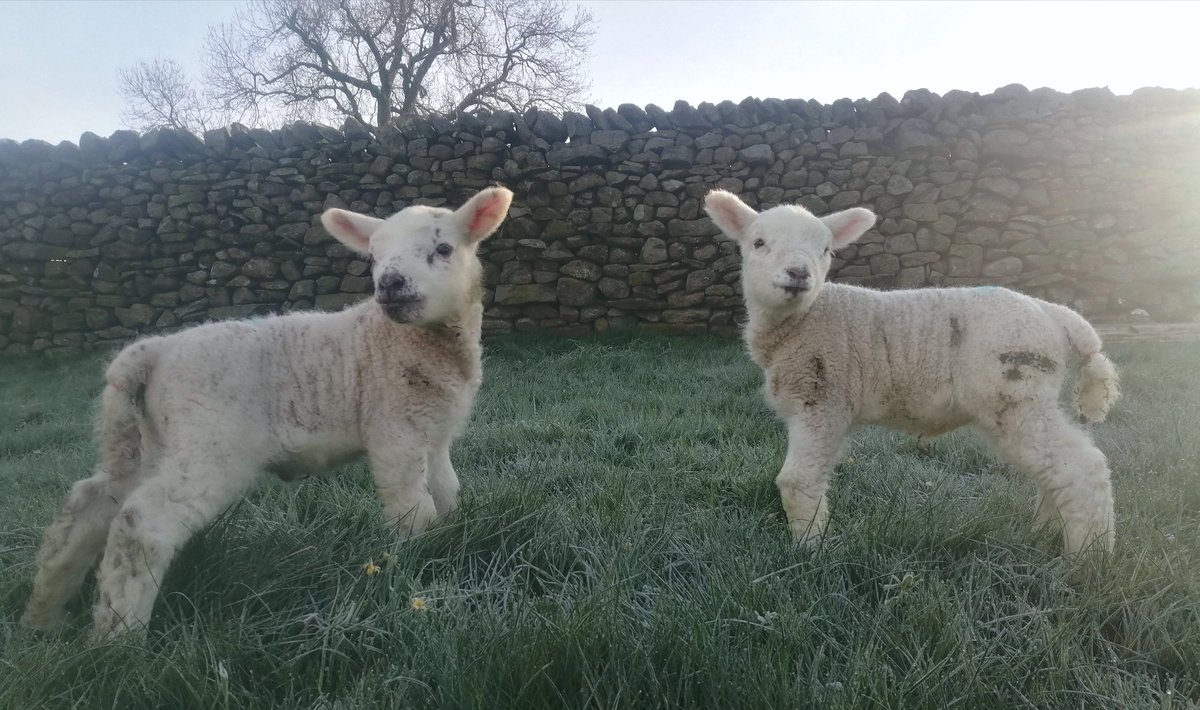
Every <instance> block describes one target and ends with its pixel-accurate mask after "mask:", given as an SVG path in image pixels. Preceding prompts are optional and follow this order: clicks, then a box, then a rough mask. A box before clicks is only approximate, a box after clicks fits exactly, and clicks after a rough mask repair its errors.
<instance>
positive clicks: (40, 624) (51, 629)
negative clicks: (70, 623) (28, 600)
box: [21, 610, 67, 636]
mask: <svg viewBox="0 0 1200 710" xmlns="http://www.w3.org/2000/svg"><path fill="white" fill-rule="evenodd" d="M66 623H67V615H66V614H65V613H58V614H46V613H40V612H34V611H29V610H26V612H25V613H24V614H22V615H21V626H24V627H25V628H27V629H29V630H30V631H36V632H37V633H39V634H43V635H45V636H57V635H58V634H60V633H62V630H63V628H64V627H65V626H66Z"/></svg>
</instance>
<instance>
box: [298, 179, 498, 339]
mask: <svg viewBox="0 0 1200 710" xmlns="http://www.w3.org/2000/svg"><path fill="white" fill-rule="evenodd" d="M511 203H512V192H510V191H508V190H507V189H505V188H503V187H491V188H488V189H486V190H483V191H481V192H479V193H478V194H477V195H475V196H474V197H472V198H471V199H470V200H468V201H467V203H466V204H465V205H463V206H462V207H460V208H458V209H457V210H453V211H452V210H448V209H444V208H441V207H426V206H423V205H414V206H412V207H406V208H404V209H402V210H400V211H399V212H397V213H396V214H394V215H392V216H391V217H388V218H387V219H378V218H375V217H368V216H367V215H361V214H356V213H354V212H347V211H346V210H340V209H336V208H335V209H328V210H326V211H325V213H324V214H322V215H321V223H322V224H324V225H325V229H326V230H327V231H328V232H329V233H330V234H332V235H333V236H334V237H336V238H337V239H338V241H340V242H342V243H343V244H345V245H346V246H348V247H350V248H351V249H353V250H354V251H356V252H358V253H360V254H363V255H367V256H370V257H371V258H372V259H373V261H374V266H373V267H372V270H371V278H372V279H373V280H374V282H375V301H376V302H377V303H378V304H379V306H380V307H381V308H382V309H383V312H384V313H385V314H387V316H388V318H391V319H392V320H394V321H396V322H397V323H413V324H428V323H441V322H445V321H448V320H452V319H454V318H456V317H458V316H459V315H460V314H462V313H463V311H464V310H465V309H466V308H467V307H468V306H470V305H471V304H473V303H476V302H478V301H479V299H480V296H481V293H482V291H481V289H482V285H481V283H480V281H481V278H482V268H481V267H480V264H479V259H478V258H477V257H476V255H475V250H476V248H477V247H478V246H479V243H480V242H482V241H483V240H484V239H486V238H487V237H489V236H490V235H491V234H492V232H495V231H496V228H497V227H499V226H500V223H501V222H502V221H504V216H505V214H507V213H508V206H509V204H511Z"/></svg>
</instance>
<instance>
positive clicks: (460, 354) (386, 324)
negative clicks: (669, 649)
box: [360, 303, 483, 380]
mask: <svg viewBox="0 0 1200 710" xmlns="http://www.w3.org/2000/svg"><path fill="white" fill-rule="evenodd" d="M360 317H362V318H365V319H367V321H368V322H366V323H363V324H362V326H361V332H362V333H364V334H366V335H367V337H369V338H371V339H373V340H375V341H376V344H377V346H380V347H383V348H385V349H392V348H394V347H397V346H400V343H401V342H403V341H407V342H408V343H410V344H412V343H413V342H414V341H415V342H417V343H420V344H421V345H422V346H423V347H426V348H435V349H437V350H439V351H441V352H442V353H443V355H444V356H447V357H448V359H449V361H450V362H454V363H456V364H457V365H458V370H459V372H460V374H461V375H462V377H463V379H464V380H469V379H474V378H476V377H478V376H479V372H480V369H481V364H480V362H481V360H482V356H483V348H482V346H481V345H480V342H479V341H480V337H481V335H482V325H483V304H481V303H473V304H471V305H469V306H467V307H466V308H465V309H464V310H463V311H462V313H460V314H459V315H458V316H456V317H454V318H451V319H449V320H446V321H442V322H440V323H430V324H424V325H409V324H404V323H395V322H393V321H392V320H390V319H388V317H387V316H386V315H384V313H383V311H382V309H380V308H379V307H377V306H375V305H374V304H369V306H368V307H367V308H365V309H364V310H363V311H362V313H361V316H360ZM401 347H402V346H401Z"/></svg>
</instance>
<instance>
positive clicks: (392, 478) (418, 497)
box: [368, 437, 437, 537]
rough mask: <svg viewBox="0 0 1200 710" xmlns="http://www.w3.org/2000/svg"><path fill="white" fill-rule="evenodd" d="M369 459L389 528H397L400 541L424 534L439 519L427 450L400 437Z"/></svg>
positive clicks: (372, 452)
mask: <svg viewBox="0 0 1200 710" xmlns="http://www.w3.org/2000/svg"><path fill="white" fill-rule="evenodd" d="M368 457H369V459H370V463H371V476H372V477H373V478H374V479H375V490H376V491H378V493H379V499H380V500H381V501H382V502H383V513H384V516H385V517H386V519H387V522H388V525H390V526H393V527H395V529H396V532H397V534H399V535H400V537H408V536H410V535H418V534H420V533H422V532H424V531H425V528H427V527H429V524H430V523H432V522H433V519H434V518H436V517H437V506H435V505H434V502H433V496H432V495H431V494H430V492H429V476H428V470H427V467H426V460H427V449H426V446H425V445H423V442H419V441H415V440H413V439H409V438H407V437H400V438H398V439H396V440H394V441H390V442H387V444H386V445H381V446H375V447H372V448H370V449H369V451H368Z"/></svg>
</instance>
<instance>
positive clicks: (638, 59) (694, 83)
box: [0, 0, 1200, 142]
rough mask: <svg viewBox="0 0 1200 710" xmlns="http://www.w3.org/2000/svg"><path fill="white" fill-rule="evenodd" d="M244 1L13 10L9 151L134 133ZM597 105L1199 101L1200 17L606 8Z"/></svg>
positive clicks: (680, 0)
mask: <svg viewBox="0 0 1200 710" xmlns="http://www.w3.org/2000/svg"><path fill="white" fill-rule="evenodd" d="M239 4H240V2H238V1H236V0H169V1H160V2H151V1H149V0H145V1H142V2H133V1H124V2H106V1H103V0H87V1H84V0H78V1H76V2H56V1H51V0H42V1H39V2H14V1H12V0H8V1H3V2H0V92H2V93H0V96H3V97H4V99H3V100H0V138H13V139H16V140H24V139H26V138H41V139H43V140H48V141H50V142H58V141H60V140H63V139H67V140H72V141H78V140H79V135H80V134H81V133H83V132H84V131H89V130H90V131H93V132H95V133H99V134H101V135H108V134H110V133H112V132H113V131H114V130H117V129H118V128H123V127H124V126H122V125H121V120H120V111H121V100H120V97H119V96H118V94H117V80H116V72H117V67H119V66H121V65H122V64H129V63H132V62H135V61H137V60H139V59H150V58H153V57H154V56H156V55H161V56H167V57H172V58H174V59H177V60H178V61H180V62H181V63H183V64H184V66H186V67H188V68H190V69H193V70H194V71H196V73H197V74H198V73H199V70H200V66H201V50H202V48H203V42H204V36H205V32H206V30H207V28H208V26H209V25H210V24H212V23H215V22H219V21H221V20H223V19H226V18H228V17H229V16H230V15H232V13H233V9H234V8H235V7H237V6H238V5H239ZM581 4H583V5H585V6H586V7H587V8H588V9H590V10H591V11H592V13H593V14H594V15H595V17H596V20H597V28H596V38H595V42H594V44H593V47H592V54H591V57H590V59H589V60H588V62H587V66H588V68H589V71H590V74H591V77H592V88H591V94H590V102H591V103H595V104H597V105H599V106H601V107H609V106H612V107H615V106H616V105H617V104H620V103H625V102H629V103H635V104H639V105H645V104H646V103H656V104H658V105H659V106H661V107H663V108H665V109H668V110H669V109H670V108H671V106H672V105H673V104H674V103H675V100H676V99H685V100H687V101H688V102H690V103H691V104H692V105H693V106H694V105H696V104H698V103H699V102H701V101H713V102H719V101H722V100H725V99H730V100H733V101H740V100H741V99H743V98H745V97H746V96H757V97H759V98H767V97H776V98H800V99H817V100H819V101H822V102H825V103H830V102H832V101H834V100H836V99H839V98H843V97H849V98H852V99H857V98H861V97H866V98H874V97H875V96H877V95H878V94H879V93H880V92H883V91H887V92H889V93H891V94H892V95H893V96H895V97H896V98H900V97H901V96H902V95H903V94H904V92H905V91H907V90H909V89H917V88H927V89H930V90H932V91H934V92H937V93H939V94H942V93H945V92H947V91H949V90H951V89H962V90H966V91H978V92H980V93H988V92H991V91H993V90H995V89H996V88H998V87H1000V86H1004V85H1006V84H1011V83H1020V84H1024V85H1025V86H1027V87H1029V88H1030V89H1035V88H1038V87H1042V86H1049V87H1051V88H1053V89H1058V90H1060V91H1074V90H1076V89H1081V88H1087V87H1093V86H1108V87H1109V88H1111V89H1112V90H1113V92H1115V93H1118V94H1126V93H1129V92H1131V91H1133V90H1134V89H1136V88H1139V87H1142V86H1162V87H1167V88H1176V89H1181V88H1194V87H1200V70H1198V69H1197V67H1200V50H1197V49H1196V47H1197V40H1198V39H1200V38H1198V37H1197V33H1198V30H1197V28H1198V27H1200V3H1193V2H1098V1H1092V2H1011V1H1009V2H948V1H943V2H899V1H895V2H786V1H784V0H775V1H773V2H748V1H745V2H725V1H721V0H699V1H697V0H692V1H688V0H637V1H632V0H592V1H590V2H583V3H581Z"/></svg>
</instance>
